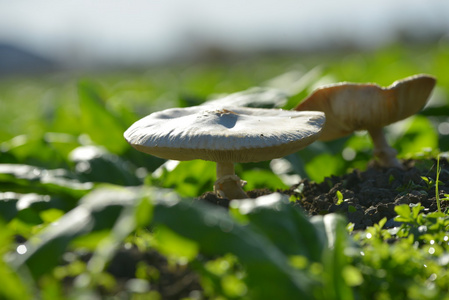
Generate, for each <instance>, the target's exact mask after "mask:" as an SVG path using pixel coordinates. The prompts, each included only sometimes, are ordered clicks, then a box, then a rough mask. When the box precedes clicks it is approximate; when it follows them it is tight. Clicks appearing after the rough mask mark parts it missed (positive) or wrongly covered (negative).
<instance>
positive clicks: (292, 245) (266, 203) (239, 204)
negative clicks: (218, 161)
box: [231, 193, 325, 261]
mask: <svg viewBox="0 0 449 300" xmlns="http://www.w3.org/2000/svg"><path fill="white" fill-rule="evenodd" d="M231 207H232V208H233V209H234V213H237V214H241V215H244V216H246V217H247V220H249V226H250V227H255V228H256V229H257V230H259V231H261V232H262V233H263V234H264V235H265V236H266V237H267V238H269V239H270V240H271V242H272V243H273V244H274V245H276V246H277V247H278V248H279V249H280V250H281V251H282V252H283V253H284V254H285V255H287V256H292V255H301V256H305V257H307V258H308V259H310V260H312V261H320V260H321V258H322V257H321V255H322V251H323V247H324V246H325V241H324V240H323V238H324V237H323V236H320V234H319V232H318V231H317V228H316V227H315V226H314V225H313V224H312V223H311V222H310V221H309V220H308V219H307V218H306V217H305V215H304V213H303V212H302V211H301V210H300V209H299V208H298V207H295V206H293V205H292V204H291V203H289V201H288V198H287V197H285V196H282V195H281V194H278V193H273V194H270V195H267V196H262V197H259V198H257V199H249V200H241V201H233V202H232V203H231Z"/></svg>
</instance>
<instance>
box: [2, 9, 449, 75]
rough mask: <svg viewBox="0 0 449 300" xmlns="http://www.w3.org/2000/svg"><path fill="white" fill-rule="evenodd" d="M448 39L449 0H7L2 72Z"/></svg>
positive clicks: (364, 47)
mask: <svg viewBox="0 0 449 300" xmlns="http://www.w3.org/2000/svg"><path fill="white" fill-rule="evenodd" d="M393 43H404V44H427V45H429V44H438V43H444V44H446V43H449V1H444V0H428V1H419V0H398V1H394V2H392V1H387V0H375V1H374V0H370V1H364V2H359V1H355V0H344V1H338V2H336V1H329V0H317V1H314V2H306V1H294V0H279V1H272V0H259V1H255V0H251V1H245V2H244V3H242V2H240V1H237V0H232V1H214V2H211V1H207V0H195V1H177V0H166V1H144V0H133V1H111V0H109V1H107V0H98V1H95V2H91V1H87V0H79V1H64V2H60V1H56V0H36V1H30V0H18V1H14V2H10V1H6V0H0V75H9V74H15V73H18V72H19V73H20V72H33V71H51V70H73V69H75V70H95V69H108V68H127V67H142V66H152V65H160V64H170V63H174V62H179V61H186V60H195V61H196V60H207V59H214V58H215V57H221V56H232V55H237V56H250V55H256V54H261V53H262V54H263V53H286V52H287V53H291V52H293V53H316V52H320V51H323V52H326V51H342V50H357V51H364V50H376V49H379V48H381V47H384V46H387V45H389V44H393Z"/></svg>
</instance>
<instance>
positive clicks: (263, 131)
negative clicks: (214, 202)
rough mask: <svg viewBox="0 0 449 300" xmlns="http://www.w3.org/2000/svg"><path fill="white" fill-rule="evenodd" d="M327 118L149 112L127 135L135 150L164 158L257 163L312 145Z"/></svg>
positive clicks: (258, 111)
mask: <svg viewBox="0 0 449 300" xmlns="http://www.w3.org/2000/svg"><path fill="white" fill-rule="evenodd" d="M324 120H325V117H324V114H323V113H322V112H297V111H286V110H280V109H263V108H246V107H211V106H195V107H188V108H172V109H167V110H164V111H161V112H156V113H153V114H150V115H149V116H147V117H145V118H143V119H141V120H139V121H137V122H136V123H134V124H133V125H132V126H131V127H130V128H129V129H128V130H127V131H126V132H125V134H124V136H125V139H126V140H127V141H128V142H129V143H130V144H131V145H132V146H133V147H134V148H136V149H137V150H139V151H142V152H145V153H148V154H151V155H154V156H157V157H161V158H165V159H174V160H192V159H203V160H209V161H215V162H257V161H264V160H271V159H273V158H278V157H282V156H285V155H288V154H291V153H294V152H296V151H298V150H300V149H302V148H304V147H305V146H307V145H308V144H310V143H312V142H313V141H315V140H316V139H317V138H318V136H319V134H320V131H321V128H322V126H323V124H324Z"/></svg>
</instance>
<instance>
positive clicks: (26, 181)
mask: <svg viewBox="0 0 449 300" xmlns="http://www.w3.org/2000/svg"><path fill="white" fill-rule="evenodd" d="M0 184H2V185H3V186H4V187H6V190H9V191H13V192H19V193H28V192H34V193H39V194H49V195H61V196H65V197H68V198H69V199H71V200H72V201H73V199H79V198H81V197H82V196H83V195H85V194H86V193H88V192H89V191H90V190H91V189H92V187H93V185H92V183H88V182H86V183H81V182H79V181H78V180H76V179H75V178H74V176H73V174H70V173H69V172H68V171H66V170H64V169H53V170H47V169H42V168H38V167H35V166H30V165H20V164H0Z"/></svg>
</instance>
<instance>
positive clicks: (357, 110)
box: [295, 74, 436, 141]
mask: <svg viewBox="0 0 449 300" xmlns="http://www.w3.org/2000/svg"><path fill="white" fill-rule="evenodd" d="M435 83H436V79H435V78H434V77H432V76H429V75H423V74H421V75H414V76H410V77H407V78H404V79H402V80H398V81H395V82H393V84H391V85H390V86H389V87H386V88H383V87H380V86H378V85H376V84H357V83H339V84H334V85H329V86H325V87H321V88H318V89H317V90H315V91H314V92H313V93H312V94H311V95H310V96H309V97H307V98H306V99H305V100H304V101H302V102H301V103H300V104H299V105H298V106H297V107H296V108H295V110H297V111H308V110H314V111H322V112H324V113H325V115H326V123H325V125H324V128H323V130H322V133H321V136H320V138H319V139H320V140H323V141H326V140H333V139H337V138H340V137H343V136H346V135H349V134H351V133H353V132H354V131H357V130H371V129H373V128H381V127H384V126H386V125H389V124H391V123H394V122H397V121H399V120H403V119H405V118H407V117H409V116H411V115H413V114H415V113H417V112H418V111H420V110H421V109H422V108H423V107H424V105H425V104H426V103H427V101H428V98H429V95H430V93H431V92H432V89H433V87H434V86H435Z"/></svg>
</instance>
